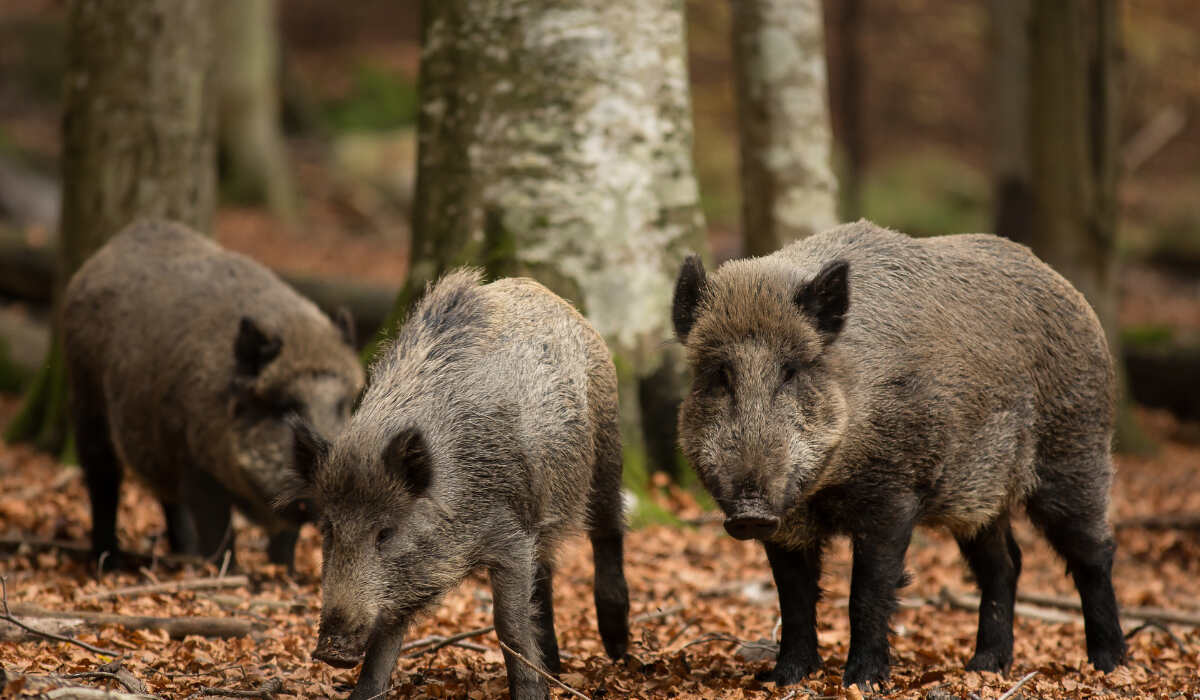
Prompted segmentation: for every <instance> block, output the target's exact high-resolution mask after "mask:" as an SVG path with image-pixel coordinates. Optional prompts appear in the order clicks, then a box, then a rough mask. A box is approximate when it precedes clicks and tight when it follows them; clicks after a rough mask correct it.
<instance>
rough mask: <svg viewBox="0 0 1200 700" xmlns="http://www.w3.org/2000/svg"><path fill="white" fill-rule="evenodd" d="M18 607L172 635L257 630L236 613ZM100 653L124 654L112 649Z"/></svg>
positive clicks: (26, 613) (43, 615) (26, 612)
mask: <svg viewBox="0 0 1200 700" xmlns="http://www.w3.org/2000/svg"><path fill="white" fill-rule="evenodd" d="M17 609H18V614H20V615H22V616H23V617H26V618H40V619H45V620H77V621H79V622H78V624H79V625H80V626H87V627H98V626H106V625H120V626H122V627H124V628H126V629H131V630H138V629H142V630H165V631H166V633H167V634H168V635H169V636H170V637H171V638H172V639H182V638H183V637H186V636H188V635H189V634H194V635H198V636H201V637H222V638H223V637H245V636H248V635H250V634H251V633H252V632H254V625H253V623H251V622H250V621H249V620H243V619H240V618H236V617H150V616H146V615H117V614H115V613H102V612H92V611H90V610H45V609H43V608H38V607H35V606H31V605H18V606H17ZM9 621H10V622H13V620H9ZM18 626H20V625H18ZM97 653H103V654H108V655H110V656H120V654H114V653H113V652H110V651H100V652H97Z"/></svg>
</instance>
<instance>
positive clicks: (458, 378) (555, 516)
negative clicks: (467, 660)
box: [312, 269, 629, 697]
mask: <svg viewBox="0 0 1200 700" xmlns="http://www.w3.org/2000/svg"><path fill="white" fill-rule="evenodd" d="M481 277H482V275H481V273H480V272H479V271H478V270H473V269H465V270H457V271H454V272H451V273H449V274H447V275H446V276H445V277H443V278H442V279H440V280H439V281H438V282H437V283H436V284H433V285H431V286H430V287H429V288H428V290H427V291H426V294H425V296H424V297H423V298H422V299H421V300H420V301H419V302H418V303H417V304H416V305H415V307H414V308H413V309H412V310H411V311H410V312H409V314H408V320H407V321H406V322H405V323H404V326H403V327H402V328H401V329H400V331H399V333H398V334H397V336H396V339H395V340H394V341H393V342H392V343H391V345H390V346H388V347H387V348H386V349H385V350H384V351H383V352H382V353H381V355H380V357H379V359H378V360H377V361H376V362H375V363H374V365H373V366H372V367H371V370H370V375H371V379H370V382H369V384H368V388H367V391H366V393H365V394H364V395H363V398H362V401H361V403H360V405H359V408H358V410H357V411H356V412H355V414H354V416H353V417H352V419H351V421H350V423H349V425H348V426H347V428H346V430H344V431H343V432H342V433H341V434H340V435H339V436H338V437H337V439H335V440H334V441H333V444H332V446H331V449H330V452H329V456H328V458H327V459H325V460H322V461H321V463H320V464H319V465H318V467H317V471H316V474H315V476H314V479H313V488H312V493H313V495H314V496H315V498H316V501H317V505H318V506H319V508H320V510H321V511H322V513H323V519H322V526H323V532H324V537H325V549H324V551H325V564H324V572H323V584H322V596H323V603H322V619H321V628H320V640H319V641H318V646H317V651H316V652H315V655H316V656H317V657H318V658H321V659H324V660H326V661H328V662H330V663H334V664H353V663H356V662H357V660H358V659H359V658H361V656H362V654H363V653H364V650H365V649H366V650H367V651H366V654H367V658H366V664H365V665H364V668H363V672H362V674H361V675H360V678H359V682H358V686H357V688H356V690H355V693H356V696H369V695H372V694H375V693H378V692H381V691H382V690H383V689H385V688H386V685H387V679H388V676H389V675H390V673H391V670H392V667H393V665H394V663H395V659H396V657H395V654H393V653H391V652H390V651H387V649H392V648H398V641H397V640H399V639H400V638H402V636H403V634H404V631H405V629H406V628H407V626H408V624H409V623H410V621H411V619H412V617H413V616H414V615H417V614H420V613H421V611H424V610H428V609H429V608H430V607H431V606H432V605H434V604H436V603H437V601H439V600H440V599H441V597H442V596H443V595H444V594H445V593H446V592H447V591H449V590H450V589H452V588H453V587H454V586H457V585H458V584H459V583H460V582H461V581H462V579H463V578H464V577H465V576H467V574H468V573H469V572H471V571H472V570H475V569H478V568H484V569H487V570H488V572H489V574H490V576H491V579H492V588H493V593H494V597H495V610H496V618H497V619H496V628H497V630H498V634H499V635H500V637H501V639H503V640H504V641H505V642H506V643H508V644H509V645H510V646H512V647H513V648H515V649H518V650H519V651H521V653H523V654H525V655H526V656H527V657H528V658H530V659H532V660H534V661H535V662H536V661H539V660H540V661H541V662H542V663H545V664H546V665H547V666H548V667H550V668H554V667H556V666H557V663H558V647H557V642H556V640H555V637H554V627H553V617H552V607H550V606H551V598H550V595H551V593H550V575H551V572H552V570H553V557H554V552H555V550H556V548H557V545H558V543H559V542H561V540H562V539H563V538H564V537H565V536H566V535H568V534H570V533H571V532H578V531H580V530H583V529H585V528H586V529H587V530H588V532H589V534H590V536H591V538H592V542H593V548H594V552H595V557H596V577H597V578H596V602H597V608H598V611H599V613H598V617H599V619H600V621H601V636H602V638H603V640H604V643H605V647H606V649H607V650H608V651H609V653H610V654H612V655H613V656H614V657H620V656H621V655H623V654H624V651H625V647H626V644H627V641H626V640H627V637H628V622H627V617H628V607H629V603H628V592H627V589H626V585H625V579H624V573H623V569H622V561H621V560H622V554H621V552H622V549H621V547H622V537H623V534H622V530H623V522H622V516H621V505H620V502H621V496H620V481H621V449H620V435H619V433H618V428H617V408H616V406H617V403H616V371H615V369H614V367H613V364H612V360H611V358H610V356H609V353H608V350H607V348H606V346H605V344H604V342H603V340H602V339H601V338H600V336H599V335H598V334H597V333H596V332H595V330H594V329H592V327H591V326H590V325H589V324H588V323H587V322H586V321H585V320H584V319H583V317H582V316H580V315H579V314H578V313H577V312H576V311H575V310H574V309H573V308H571V307H570V305H569V304H567V303H566V302H564V301H563V300H561V299H559V298H558V297H556V296H554V295H553V294H552V293H550V292H549V291H548V290H547V289H546V288H545V287H542V286H541V285H539V284H537V283H536V282H534V281H532V280H526V279H505V280H500V281H497V282H494V283H492V284H488V285H482V286H481V284H480V282H481ZM398 435H401V436H403V437H402V438H400V439H399V441H397V436H398ZM535 570H536V571H538V572H540V573H539V575H538V578H537V580H536V581H535V580H534V572H535ZM531 601H532V604H533V605H534V607H536V609H537V610H538V611H539V613H538V614H537V615H535V614H534V612H533V608H531V607H530V606H531ZM547 610H549V611H550V613H549V614H547ZM535 620H536V624H535V623H534V622H533V621H535ZM380 640H387V642H386V643H384V642H382V641H380ZM392 642H395V643H396V645H392ZM508 671H509V682H510V687H511V689H512V694H513V696H514V697H521V696H522V695H524V694H526V693H529V692H531V689H532V691H533V692H536V691H537V689H541V692H544V690H545V687H544V684H543V682H542V680H541V679H540V677H538V676H537V675H536V674H531V673H530V672H529V670H528V669H527V668H526V667H524V666H523V665H522V664H519V663H515V662H510V663H509V664H508Z"/></svg>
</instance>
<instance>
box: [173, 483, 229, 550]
mask: <svg viewBox="0 0 1200 700" xmlns="http://www.w3.org/2000/svg"><path fill="white" fill-rule="evenodd" d="M184 493H186V494H187V501H186V503H187V508H188V510H189V511H191V514H192V521H193V522H194V523H195V526H196V536H197V539H198V542H197V546H198V549H197V551H198V552H199V553H200V556H202V557H205V558H207V559H210V560H212V561H215V562H216V563H217V564H220V563H221V562H222V560H223V559H224V557H225V552H226V551H228V552H229V565H230V566H231V567H232V566H234V565H235V564H236V562H235V560H234V532H233V502H232V499H230V497H229V493H228V492H227V491H225V488H224V487H223V486H221V484H220V483H218V482H217V480H216V479H215V478H213V477H212V476H210V475H209V474H208V473H206V472H204V471H201V470H199V469H197V468H195V467H188V468H187V477H186V479H185V484H184Z"/></svg>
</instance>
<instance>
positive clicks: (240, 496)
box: [62, 221, 363, 565]
mask: <svg viewBox="0 0 1200 700" xmlns="http://www.w3.org/2000/svg"><path fill="white" fill-rule="evenodd" d="M62 325H63V336H64V350H65V355H66V362H67V366H68V370H69V374H70V388H71V402H72V404H71V405H72V411H73V416H74V422H75V426H76V438H77V443H78V445H79V452H80V461H81V464H82V466H83V469H84V471H85V473H86V474H87V477H88V488H89V493H90V495H91V498H92V509H93V523H94V525H93V546H94V547H95V548H96V550H97V552H100V551H110V553H112V554H114V555H115V554H116V537H115V531H114V527H115V510H116V494H117V492H118V488H119V485H120V481H121V474H122V470H121V464H122V463H124V464H125V465H127V466H128V467H129V468H130V469H132V470H133V471H134V472H136V473H137V474H138V475H139V476H141V477H142V478H143V479H145V481H146V482H147V483H148V484H149V485H150V487H151V488H152V489H153V490H154V491H155V493H156V494H157V495H158V497H159V499H160V500H161V501H162V503H163V505H164V510H165V511H166V515H167V527H168V536H169V538H170V539H171V545H172V548H173V549H174V550H175V551H181V552H189V553H196V554H204V555H206V556H207V555H213V554H214V553H217V554H219V552H214V550H215V549H217V548H218V547H219V546H220V545H221V543H222V542H223V541H224V542H225V543H226V546H228V547H229V548H230V549H232V541H231V540H228V539H227V538H226V531H227V528H228V523H229V517H230V513H229V509H230V506H231V504H236V505H238V507H239V508H240V509H241V510H242V511H244V512H245V513H246V515H248V516H249V517H251V518H252V519H254V520H255V521H257V522H259V523H260V524H262V525H263V526H264V527H266V529H267V530H268V532H269V533H270V534H271V535H272V544H271V552H270V555H271V558H272V560H273V561H277V562H279V563H284V564H289V565H290V563H291V561H292V556H293V554H292V547H291V544H292V543H294V542H295V538H296V535H297V533H298V527H299V525H298V521H297V520H296V519H295V518H294V517H291V516H280V514H278V513H277V512H275V511H274V509H273V508H272V501H273V500H274V499H275V498H276V497H277V496H279V495H280V494H281V493H283V492H284V491H285V490H287V489H288V481H289V477H288V471H289V470H290V463H291V458H292V432H291V430H290V428H289V427H288V426H287V424H286V423H285V420H284V418H285V416H286V415H287V414H288V413H289V412H290V411H299V412H301V413H302V414H304V416H305V418H306V420H307V421H308V422H309V423H311V424H313V425H315V426H316V427H317V428H318V429H319V430H320V431H322V432H325V433H326V434H329V433H332V432H333V431H334V430H336V429H337V428H338V427H339V425H340V423H341V422H342V421H344V420H345V419H346V418H347V417H348V415H349V406H350V404H351V403H352V401H353V399H354V396H355V395H356V394H357V392H358V390H359V389H360V388H361V386H362V382H363V371H362V367H361V366H360V365H359V362H358V359H357V357H356V354H355V352H354V349H353V348H352V347H350V346H349V345H347V344H346V342H345V341H344V331H343V330H341V329H339V328H336V327H335V326H334V324H333V323H332V322H331V321H330V320H329V318H328V317H326V316H325V315H324V314H323V313H321V311H320V310H319V309H317V307H316V306H315V305H314V304H313V303H312V302H310V301H308V300H307V299H305V298H303V297H301V296H300V295H299V294H297V293H296V292H295V291H294V290H292V288H291V287H289V286H288V285H287V284H285V283H284V282H283V281H282V280H280V279H279V278H278V277H277V276H276V275H275V274H274V273H272V272H271V271H270V270H268V269H266V268H265V267H263V266H262V265H259V264H258V263H256V262H254V261H253V260H250V259H249V258H246V257H244V256H242V255H239V254H236V253H231V252H229V251H226V250H223V249H222V248H221V247H220V246H218V245H217V244H216V243H214V242H213V241H211V240H210V239H208V238H206V237H204V236H201V235H200V234H198V233H195V232H193V231H190V230H189V229H187V228H185V227H183V226H180V225H178V224H172V223H167V222H162V221H142V222H138V223H135V224H133V225H131V226H130V227H128V228H127V229H126V230H125V231H124V232H122V233H121V234H119V235H117V236H116V237H114V238H113V239H112V240H111V241H109V243H108V244H106V245H105V246H104V247H103V248H101V249H100V250H99V251H98V252H97V253H96V254H95V255H94V256H92V257H91V258H90V259H89V260H88V261H87V262H86V263H85V264H84V265H83V266H82V267H81V268H80V270H79V271H78V272H77V273H76V274H75V275H74V277H73V278H72V279H71V282H70V284H69V285H68V286H67V290H66V293H65V295H64V300H63V310H62ZM293 515H296V516H297V517H301V516H302V514H300V513H299V512H298V511H297V512H296V513H293ZM304 517H307V516H306V515H305V516H304Z"/></svg>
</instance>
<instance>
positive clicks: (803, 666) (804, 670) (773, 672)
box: [754, 659, 821, 687]
mask: <svg viewBox="0 0 1200 700" xmlns="http://www.w3.org/2000/svg"><path fill="white" fill-rule="evenodd" d="M820 668H821V660H820V659H814V660H812V661H809V662H805V663H790V664H789V663H786V662H785V663H777V664H775V668H773V669H770V670H769V671H759V672H758V673H756V674H754V680H756V681H758V682H760V683H774V684H775V685H777V686H780V687H782V686H785V685H792V684H794V683H799V682H800V681H802V680H804V679H805V678H806V677H807V676H808V674H810V673H812V672H813V671H816V670H818V669H820Z"/></svg>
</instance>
